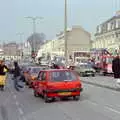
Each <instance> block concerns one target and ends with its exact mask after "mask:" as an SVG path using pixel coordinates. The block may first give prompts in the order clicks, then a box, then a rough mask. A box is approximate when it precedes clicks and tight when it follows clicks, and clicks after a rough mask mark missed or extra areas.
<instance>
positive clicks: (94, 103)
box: [88, 100, 98, 106]
mask: <svg viewBox="0 0 120 120" xmlns="http://www.w3.org/2000/svg"><path fill="white" fill-rule="evenodd" d="M88 102H89V103H91V104H92V105H95V106H96V105H98V103H96V102H94V101H90V100H88Z"/></svg>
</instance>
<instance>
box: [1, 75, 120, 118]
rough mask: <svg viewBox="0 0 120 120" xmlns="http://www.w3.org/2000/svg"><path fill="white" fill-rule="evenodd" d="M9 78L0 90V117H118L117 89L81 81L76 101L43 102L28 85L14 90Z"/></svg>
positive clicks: (119, 113)
mask: <svg viewBox="0 0 120 120" xmlns="http://www.w3.org/2000/svg"><path fill="white" fill-rule="evenodd" d="M96 79H97V77H96ZM12 82H13V81H12V80H11V81H9V84H8V86H7V88H6V91H5V92H1V93H0V120H120V93H119V92H117V91H112V90H109V89H106V88H99V87H95V86H92V85H87V84H84V91H83V92H82V94H81V99H80V101H73V100H66V101H59V100H58V101H55V102H52V103H44V100H43V99H41V98H35V97H34V96H33V91H32V90H31V89H29V88H25V90H24V92H17V91H15V89H14V87H13V83H12Z"/></svg>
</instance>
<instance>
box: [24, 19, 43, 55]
mask: <svg viewBox="0 0 120 120" xmlns="http://www.w3.org/2000/svg"><path fill="white" fill-rule="evenodd" d="M25 18H27V19H31V20H32V23H33V46H32V51H33V52H34V53H35V52H36V41H35V37H34V35H35V33H36V20H38V19H40V20H41V19H43V18H42V17H25Z"/></svg>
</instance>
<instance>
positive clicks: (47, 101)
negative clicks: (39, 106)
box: [44, 93, 50, 103]
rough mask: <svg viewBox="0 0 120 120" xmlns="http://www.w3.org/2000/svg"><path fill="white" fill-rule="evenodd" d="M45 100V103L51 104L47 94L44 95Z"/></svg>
mask: <svg viewBox="0 0 120 120" xmlns="http://www.w3.org/2000/svg"><path fill="white" fill-rule="evenodd" d="M44 100H45V103H49V102H50V98H49V97H48V96H47V94H46V93H44Z"/></svg>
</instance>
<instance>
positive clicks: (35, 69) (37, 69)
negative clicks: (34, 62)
mask: <svg viewBox="0 0 120 120" xmlns="http://www.w3.org/2000/svg"><path fill="white" fill-rule="evenodd" d="M40 70H42V68H32V69H31V73H37V74H38V73H39V72H40Z"/></svg>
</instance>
